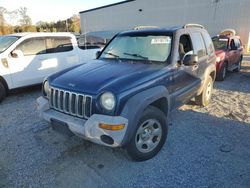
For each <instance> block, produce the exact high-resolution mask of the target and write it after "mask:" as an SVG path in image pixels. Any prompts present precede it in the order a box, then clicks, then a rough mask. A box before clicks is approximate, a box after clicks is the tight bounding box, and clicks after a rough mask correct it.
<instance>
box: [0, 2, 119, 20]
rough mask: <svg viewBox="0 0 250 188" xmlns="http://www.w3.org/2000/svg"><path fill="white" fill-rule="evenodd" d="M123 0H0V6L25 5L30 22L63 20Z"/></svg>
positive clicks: (9, 8) (12, 8) (16, 7)
mask: <svg viewBox="0 0 250 188" xmlns="http://www.w3.org/2000/svg"><path fill="white" fill-rule="evenodd" d="M120 1H123V0H0V7H4V8H6V9H7V10H8V11H13V10H15V9H18V8H19V7H27V9H28V15H29V16H30V18H31V19H32V23H33V24H36V23H37V22H38V21H47V22H50V21H58V20H65V19H67V18H69V17H71V16H72V15H73V14H78V13H79V12H80V11H84V10H88V9H91V8H96V7H99V6H104V5H108V4H112V3H116V2H120Z"/></svg>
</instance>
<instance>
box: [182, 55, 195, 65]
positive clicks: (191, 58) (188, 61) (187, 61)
mask: <svg viewBox="0 0 250 188" xmlns="http://www.w3.org/2000/svg"><path fill="white" fill-rule="evenodd" d="M197 63H198V56H197V55H195V54H189V55H186V56H185V57H184V60H183V64H184V65H186V66H192V65H195V64H197Z"/></svg>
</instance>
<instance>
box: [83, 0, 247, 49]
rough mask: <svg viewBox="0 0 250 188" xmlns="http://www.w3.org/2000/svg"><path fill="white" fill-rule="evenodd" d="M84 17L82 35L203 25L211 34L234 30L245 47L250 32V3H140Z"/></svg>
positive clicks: (186, 0) (207, 0)
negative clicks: (132, 29) (226, 29)
mask: <svg viewBox="0 0 250 188" xmlns="http://www.w3.org/2000/svg"><path fill="white" fill-rule="evenodd" d="M139 9H142V11H141V12H140V11H139ZM80 15H81V30H82V32H92V31H106V30H126V29H130V28H133V27H134V26H138V25H155V26H161V27H167V26H178V25H183V24H185V23H200V24H203V25H204V26H205V27H206V28H207V30H208V31H209V32H210V34H211V35H216V34H218V32H220V31H221V30H223V29H225V28H233V29H235V30H236V31H237V33H238V34H239V35H240V36H241V38H242V41H243V43H244V44H247V43H248V36H249V32H250V0H136V1H132V2H128V3H124V4H120V5H116V6H111V7H107V8H103V9H98V10H94V11H90V12H85V13H82V14H80Z"/></svg>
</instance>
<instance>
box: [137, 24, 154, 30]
mask: <svg viewBox="0 0 250 188" xmlns="http://www.w3.org/2000/svg"><path fill="white" fill-rule="evenodd" d="M150 28H151V29H153V28H159V27H157V26H149V25H146V26H136V27H134V30H140V29H150Z"/></svg>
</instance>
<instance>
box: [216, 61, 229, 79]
mask: <svg viewBox="0 0 250 188" xmlns="http://www.w3.org/2000/svg"><path fill="white" fill-rule="evenodd" d="M226 74H227V67H226V64H225V63H223V64H222V66H221V69H220V71H219V73H218V74H217V75H216V80H218V81H223V80H225V77H226Z"/></svg>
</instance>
